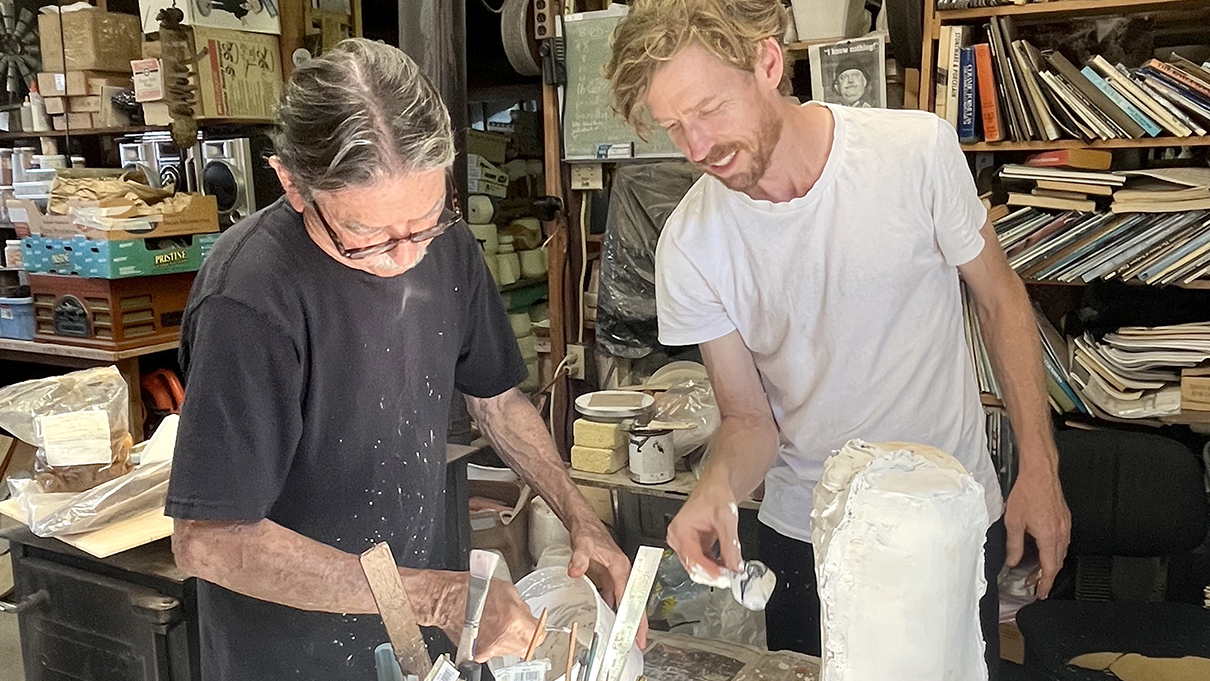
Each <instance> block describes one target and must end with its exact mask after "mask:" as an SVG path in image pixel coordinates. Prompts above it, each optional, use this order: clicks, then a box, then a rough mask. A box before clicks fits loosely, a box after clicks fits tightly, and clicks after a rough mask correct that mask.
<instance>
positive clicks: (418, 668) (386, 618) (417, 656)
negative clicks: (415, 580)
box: [361, 542, 433, 679]
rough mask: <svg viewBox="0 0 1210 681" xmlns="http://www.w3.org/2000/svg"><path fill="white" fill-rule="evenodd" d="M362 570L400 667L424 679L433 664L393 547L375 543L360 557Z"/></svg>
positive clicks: (407, 672)
mask: <svg viewBox="0 0 1210 681" xmlns="http://www.w3.org/2000/svg"><path fill="white" fill-rule="evenodd" d="M361 569H362V571H363V572H365V575H366V581H368V582H369V583H370V591H371V592H372V593H373V594H374V602H375V603H377V604H378V612H379V614H380V615H382V623H383V625H384V626H385V627H386V630H387V637H388V638H390V640H391V647H392V648H393V649H394V651H395V658H396V659H397V660H399V667H400V668H401V669H402V670H403V673H404V674H405V675H406V674H414V675H416V676H418V677H420V678H422V679H423V678H424V677H425V675H426V674H427V673H428V671H429V669H431V668H432V666H433V662H432V660H431V659H430V658H429V651H428V648H427V647H426V646H425V645H424V638H423V637H422V636H421V635H420V627H418V626H416V615H415V613H413V612H412V602H411V601H409V600H408V595H407V592H405V591H404V590H403V580H402V579H401V578H400V577H399V568H398V567H396V565H395V558H394V557H392V556H391V547H390V546H387V544H386V543H385V542H384V543H381V544H375V545H374V546H373V548H371V549H370V550H369V551H366V552H365V553H363V554H361Z"/></svg>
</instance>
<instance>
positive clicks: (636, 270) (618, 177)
mask: <svg viewBox="0 0 1210 681" xmlns="http://www.w3.org/2000/svg"><path fill="white" fill-rule="evenodd" d="M700 176H701V171H699V170H697V169H696V168H694V167H693V165H692V164H690V163H646V164H642V165H630V166H624V167H621V168H619V169H618V171H617V172H616V173H615V174H614V178H613V185H612V189H611V191H610V196H609V217H608V218H607V221H606V225H605V241H604V244H603V245H602V247H601V286H600V296H599V297H598V299H597V347H599V348H600V349H601V350H602V351H603V352H604V354H607V355H614V356H617V357H626V358H628V359H639V358H641V357H646V356H647V355H649V354H651V352H652V351H654V350H656V349H658V348H659V347H660V344H659V340H658V339H657V328H656V318H655V245H656V242H657V241H659V238H660V231H661V230H663V229H664V222H665V221H666V220H667V219H668V216H669V215H670V214H671V213H672V210H673V209H674V208H676V206H677V204H678V203H680V202H681V199H682V198H683V197H684V196H685V193H686V192H688V191H689V188H690V187H691V186H693V183H694V182H695V181H697V179H698V177H700ZM656 366H658V365H656Z"/></svg>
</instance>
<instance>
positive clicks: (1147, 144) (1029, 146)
mask: <svg viewBox="0 0 1210 681" xmlns="http://www.w3.org/2000/svg"><path fill="white" fill-rule="evenodd" d="M1202 146H1210V135H1202V136H1197V137H1144V138H1143V139H1137V140H1099V141H1096V142H1085V141H1083V140H1055V141H1054V142H1045V141H1042V140H1031V141H1029V142H974V143H971V144H963V145H962V150H963V151H1048V150H1050V149H1152V148H1162V147H1202Z"/></svg>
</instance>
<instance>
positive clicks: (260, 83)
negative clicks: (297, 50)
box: [193, 26, 282, 121]
mask: <svg viewBox="0 0 1210 681" xmlns="http://www.w3.org/2000/svg"><path fill="white" fill-rule="evenodd" d="M193 47H194V50H195V51H196V52H199V53H200V52H202V51H203V50H204V51H205V55H206V56H205V57H204V58H203V59H202V61H201V62H200V63H199V64H198V65H197V74H198V75H197V90H198V100H199V106H198V107H197V118H199V119H204V118H226V119H239V120H248V121H272V120H273V118H274V115H275V114H276V111H277V103H278V101H279V100H280V99H281V92H282V75H281V74H282V71H281V54H280V46H279V40H278V38H277V36H274V35H265V34H262V33H245V32H241V31H228V30H223V29H217V28H203V27H200V26H195V27H194V28H193Z"/></svg>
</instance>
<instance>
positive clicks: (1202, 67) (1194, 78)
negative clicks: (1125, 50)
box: [935, 16, 1210, 143]
mask: <svg viewBox="0 0 1210 681" xmlns="http://www.w3.org/2000/svg"><path fill="white" fill-rule="evenodd" d="M976 35H977V33H976V31H975V28H974V27H972V26H960V25H954V26H949V25H947V26H942V28H941V36H940V40H939V41H938V52H939V54H938V60H937V103H936V107H935V110H936V112H937V114H938V115H939V116H943V117H944V118H945V119H946V120H947V121H949V122H950V124H951V125H953V126H954V127H955V128H956V129H957V130H958V136H959V138H960V139H961V141H963V142H965V143H972V142H979V141H984V142H1001V141H1029V140H1044V141H1048V142H1050V141H1055V140H1058V139H1078V140H1083V141H1085V142H1092V141H1095V140H1109V139H1140V138H1144V137H1157V136H1172V137H1190V136H1200V135H1205V134H1207V130H1206V127H1207V126H1210V64H1197V63H1195V62H1193V61H1190V60H1188V59H1185V58H1184V57H1181V56H1180V55H1177V54H1173V55H1172V56H1171V58H1170V59H1169V60H1168V61H1161V60H1159V59H1152V60H1150V61H1148V62H1147V63H1146V64H1143V65H1142V66H1140V67H1139V68H1137V69H1128V68H1126V66H1125V65H1123V64H1112V63H1110V62H1109V61H1108V60H1106V59H1105V58H1103V57H1101V56H1099V55H1097V56H1094V57H1092V58H1091V59H1089V60H1088V61H1087V63H1086V64H1085V65H1084V66H1083V67H1082V68H1079V67H1077V66H1076V65H1075V64H1074V63H1072V61H1071V60H1069V59H1068V58H1067V57H1065V56H1064V55H1063V54H1062V53H1060V52H1058V51H1055V50H1046V51H1042V50H1039V49H1037V48H1036V47H1035V46H1034V45H1033V44H1031V43H1030V42H1029V41H1027V40H1022V39H1019V38H1017V33H1016V27H1015V26H1014V24H1013V20H1012V17H1011V16H1005V17H990V21H989V23H987V24H984V26H983V30H982V33H981V38H982V40H981V41H976V40H975V36H976Z"/></svg>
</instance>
